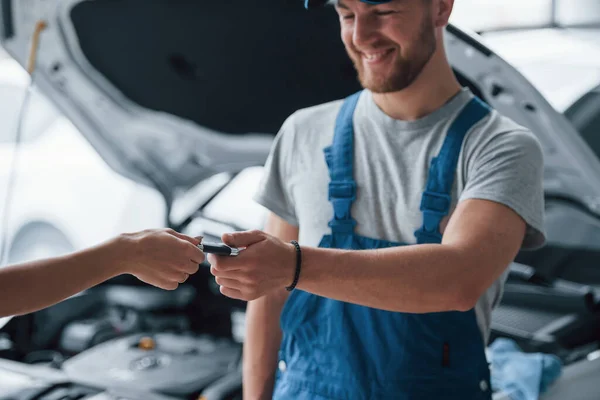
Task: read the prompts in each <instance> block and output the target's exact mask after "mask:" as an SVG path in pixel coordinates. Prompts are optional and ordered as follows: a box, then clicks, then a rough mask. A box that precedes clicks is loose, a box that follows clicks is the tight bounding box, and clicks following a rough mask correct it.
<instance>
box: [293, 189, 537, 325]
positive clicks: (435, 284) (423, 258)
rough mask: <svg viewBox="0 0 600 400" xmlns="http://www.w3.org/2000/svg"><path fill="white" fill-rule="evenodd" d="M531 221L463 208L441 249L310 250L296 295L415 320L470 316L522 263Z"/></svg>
mask: <svg viewBox="0 0 600 400" xmlns="http://www.w3.org/2000/svg"><path fill="white" fill-rule="evenodd" d="M525 227H526V224H525V221H523V220H522V219H521V217H519V216H518V215H517V214H516V213H515V212H514V211H512V210H511V209H510V208H508V207H506V206H504V205H501V204H499V203H494V202H491V201H487V200H466V201H464V202H462V203H461V204H459V206H458V207H457V208H456V211H455V212H454V214H453V215H452V217H451V219H450V221H449V223H448V226H447V227H446V230H445V232H444V237H443V241H442V244H439V245H438V244H426V245H416V246H403V247H397V248H391V249H384V250H373V251H371V250H369V251H344V250H325V249H314V248H306V249H305V251H303V260H304V262H303V267H302V274H301V278H300V281H299V283H298V288H299V289H302V290H305V291H308V292H311V293H314V294H317V295H321V296H326V297H330V298H334V299H338V300H343V301H347V302H351V303H359V304H363V305H366V306H370V307H375V308H381V309H387V310H391V311H403V312H413V313H424V312H438V311H453V310H460V311H464V310H469V309H471V308H473V307H474V306H475V304H476V302H477V301H478V299H479V298H480V296H481V295H482V294H483V293H484V292H485V290H487V289H488V288H489V287H490V286H491V285H492V283H493V282H494V281H495V280H496V279H497V278H498V277H499V276H500V275H501V274H502V272H503V271H504V270H505V269H506V267H507V266H508V265H509V264H510V262H511V261H512V260H513V259H514V257H515V256H516V254H517V252H518V250H519V248H520V246H521V243H522V242H523V238H524V235H525Z"/></svg>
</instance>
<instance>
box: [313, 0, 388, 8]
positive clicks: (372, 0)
mask: <svg viewBox="0 0 600 400" xmlns="http://www.w3.org/2000/svg"><path fill="white" fill-rule="evenodd" d="M360 1H362V2H363V3H369V4H383V3H389V2H390V1H392V0H360ZM328 2H329V0H304V7H306V8H317V7H321V6H324V5H325V4H327V3H328Z"/></svg>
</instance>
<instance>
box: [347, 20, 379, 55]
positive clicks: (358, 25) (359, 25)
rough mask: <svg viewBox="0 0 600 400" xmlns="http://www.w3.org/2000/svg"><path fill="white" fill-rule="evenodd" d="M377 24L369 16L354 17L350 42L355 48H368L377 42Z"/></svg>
mask: <svg viewBox="0 0 600 400" xmlns="http://www.w3.org/2000/svg"><path fill="white" fill-rule="evenodd" d="M378 29H379V27H378V23H377V21H376V20H375V19H374V18H371V17H370V16H361V17H359V16H356V17H355V19H354V31H353V32H352V41H353V42H354V45H355V46H356V47H359V48H360V47H362V46H368V45H370V44H372V43H373V42H374V41H376V40H377V34H378Z"/></svg>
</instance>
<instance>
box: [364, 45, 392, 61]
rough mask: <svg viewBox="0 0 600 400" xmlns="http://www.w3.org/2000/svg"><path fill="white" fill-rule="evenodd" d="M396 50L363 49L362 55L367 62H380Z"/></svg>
mask: <svg viewBox="0 0 600 400" xmlns="http://www.w3.org/2000/svg"><path fill="white" fill-rule="evenodd" d="M393 52H394V49H387V50H379V51H369V52H366V51H361V52H360V56H361V58H362V59H363V60H364V61H365V62H366V63H367V64H371V65H373V64H379V63H382V62H383V61H385V60H386V59H387V58H389V56H390V55H391V54H392V53H393Z"/></svg>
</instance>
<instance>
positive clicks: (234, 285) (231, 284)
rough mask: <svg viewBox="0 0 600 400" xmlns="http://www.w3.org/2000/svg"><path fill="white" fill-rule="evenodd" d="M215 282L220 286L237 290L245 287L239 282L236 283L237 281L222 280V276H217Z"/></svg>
mask: <svg viewBox="0 0 600 400" xmlns="http://www.w3.org/2000/svg"><path fill="white" fill-rule="evenodd" d="M215 282H217V284H219V285H220V286H225V287H228V288H231V289H235V290H239V289H241V288H242V286H243V285H242V284H241V283H240V282H239V281H236V280H235V279H228V278H221V277H220V276H217V277H216V278H215Z"/></svg>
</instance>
